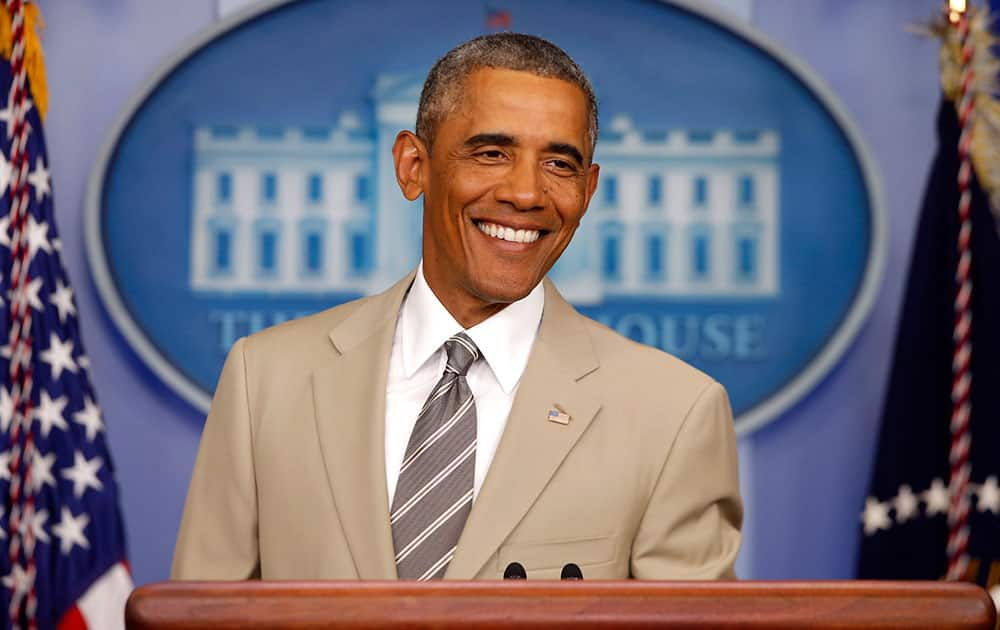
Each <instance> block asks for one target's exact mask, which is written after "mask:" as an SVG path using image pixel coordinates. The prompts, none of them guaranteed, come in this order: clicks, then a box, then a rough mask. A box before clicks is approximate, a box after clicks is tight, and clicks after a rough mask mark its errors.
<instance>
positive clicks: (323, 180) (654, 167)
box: [190, 75, 780, 304]
mask: <svg viewBox="0 0 1000 630" xmlns="http://www.w3.org/2000/svg"><path fill="white" fill-rule="evenodd" d="M421 81H422V77H418V76H416V75H413V76H405V77H401V76H389V75H382V76H379V77H378V78H377V80H376V82H375V87H374V90H373V92H372V101H373V105H374V109H373V116H372V119H373V126H372V127H371V128H364V127H363V126H362V124H361V122H360V118H359V117H358V116H357V115H356V114H354V113H351V112H345V113H343V114H341V116H340V119H339V120H338V121H337V124H336V125H334V126H332V127H327V128H308V127H300V128H266V127H251V126H239V127H238V126H214V127H199V128H196V129H195V131H194V156H193V158H194V159H193V175H192V177H193V182H192V195H193V199H192V221H191V261H190V262H191V269H190V281H191V288H192V289H193V290H195V291H200V292H212V293H227V294H241V293H255V294H259V293H267V292H274V293H310V292H316V293H357V294H361V293H371V292H374V291H377V290H380V289H382V288H384V287H386V286H388V285H389V284H390V283H391V282H392V281H394V280H396V279H397V278H399V277H401V276H402V275H403V274H404V273H406V272H407V271H408V270H410V269H411V268H412V267H413V266H415V265H416V262H417V261H418V260H419V257H420V233H421V210H420V205H419V203H411V202H408V201H406V200H405V199H403V197H402V196H401V195H400V193H399V189H398V187H397V185H396V180H395V174H394V172H393V168H392V156H391V151H390V148H391V146H392V142H393V140H394V138H395V135H396V133H397V131H398V130H399V129H402V128H406V127H410V126H412V124H413V121H414V120H415V118H416V109H417V101H418V98H419V93H420V87H421ZM608 127H609V128H608V129H607V130H602V132H601V135H600V139H599V141H598V146H597V155H596V160H597V161H598V162H599V163H600V164H601V175H600V183H599V185H598V189H597V192H596V194H595V196H594V199H593V200H592V202H591V205H590V210H589V211H588V213H587V215H586V216H585V217H584V220H583V222H582V224H581V226H580V229H579V230H578V231H577V235H576V236H575V237H574V240H573V242H572V244H571V245H570V247H569V248H568V249H567V251H566V252H565V253H564V254H563V257H562V258H561V259H560V261H559V263H558V264H557V265H556V267H555V268H554V269H553V270H552V273H551V276H552V278H553V280H554V281H555V282H556V283H557V285H558V286H559V288H560V290H561V291H562V292H563V293H564V295H566V297H567V298H568V299H570V300H571V301H573V302H575V303H577V304H587V303H597V302H601V301H603V300H604V299H606V298H608V297H614V296H625V295H632V296H634V295H649V296H677V297H698V298H702V297H713V296H719V297H721V296H734V297H735V296H739V297H773V296H776V295H777V294H778V292H779V290H780V286H779V251H778V249H779V248H778V240H779V239H778V229H779V214H778V156H779V151H780V142H779V137H778V134H777V133H776V132H774V131H769V130H757V131H750V132H738V131H733V130H726V129H718V130H711V131H692V130H680V129H678V130H670V131H663V132H658V131H650V130H644V129H637V128H635V126H634V125H633V124H632V122H631V120H630V119H629V118H628V117H627V116H624V115H619V116H617V117H615V118H614V119H613V120H612V121H611V124H610V125H608Z"/></svg>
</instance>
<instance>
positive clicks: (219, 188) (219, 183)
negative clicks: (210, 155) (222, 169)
mask: <svg viewBox="0 0 1000 630" xmlns="http://www.w3.org/2000/svg"><path fill="white" fill-rule="evenodd" d="M215 200H216V201H218V202H219V203H230V202H231V201H232V200H233V175H232V174H231V173H219V174H218V175H216V177H215Z"/></svg>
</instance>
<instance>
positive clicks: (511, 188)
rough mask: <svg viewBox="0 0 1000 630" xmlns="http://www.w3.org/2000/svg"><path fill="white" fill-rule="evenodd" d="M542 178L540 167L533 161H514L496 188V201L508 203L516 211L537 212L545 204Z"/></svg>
mask: <svg viewBox="0 0 1000 630" xmlns="http://www.w3.org/2000/svg"><path fill="white" fill-rule="evenodd" d="M543 178H544V175H543V174H542V171H541V165H539V164H538V163H537V162H536V161H535V160H531V159H518V160H515V161H514V163H513V164H512V165H511V167H510V169H509V170H508V171H507V173H506V174H505V175H504V178H503V180H502V181H501V182H500V185H499V186H497V188H496V191H495V195H496V198H497V201H502V202H506V203H509V204H511V205H512V206H514V208H516V209H517V210H522V211H523V210H537V209H539V208H541V207H542V206H543V205H544V203H545V195H546V191H545V185H544V184H545V182H544V181H543Z"/></svg>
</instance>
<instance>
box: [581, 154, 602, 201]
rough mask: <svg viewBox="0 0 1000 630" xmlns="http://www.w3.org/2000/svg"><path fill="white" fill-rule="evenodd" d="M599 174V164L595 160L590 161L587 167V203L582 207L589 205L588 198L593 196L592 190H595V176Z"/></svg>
mask: <svg viewBox="0 0 1000 630" xmlns="http://www.w3.org/2000/svg"><path fill="white" fill-rule="evenodd" d="M600 174H601V166H600V165H599V164H597V163H596V162H593V163H591V165H590V166H588V167H587V184H586V186H587V188H586V195H587V203H586V205H584V208H588V207H590V200H591V198H592V197H593V196H594V191H595V190H597V178H598V176H599V175H600Z"/></svg>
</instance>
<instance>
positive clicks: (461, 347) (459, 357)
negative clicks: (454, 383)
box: [444, 332, 479, 376]
mask: <svg viewBox="0 0 1000 630" xmlns="http://www.w3.org/2000/svg"><path fill="white" fill-rule="evenodd" d="M444 351H445V352H446V353H448V362H447V364H446V365H445V368H444V370H445V372H452V373H454V374H458V375H459V376H465V373H466V372H468V371H469V366H470V365H472V364H473V363H474V362H475V360H476V359H478V358H479V348H477V347H476V344H474V343H473V342H472V339H469V336H468V335H466V334H465V333H464V332H460V333H458V334H457V335H455V336H454V337H452V338H451V339H449V340H448V341H446V342H444Z"/></svg>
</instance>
